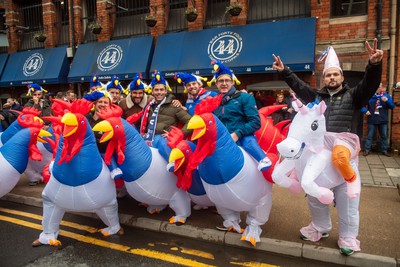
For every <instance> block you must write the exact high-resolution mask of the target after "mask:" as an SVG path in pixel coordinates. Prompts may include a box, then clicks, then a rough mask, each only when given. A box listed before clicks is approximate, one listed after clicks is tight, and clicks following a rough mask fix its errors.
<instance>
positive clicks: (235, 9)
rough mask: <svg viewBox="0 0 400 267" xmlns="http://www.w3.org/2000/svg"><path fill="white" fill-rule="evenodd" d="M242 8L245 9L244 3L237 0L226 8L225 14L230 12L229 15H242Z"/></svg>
mask: <svg viewBox="0 0 400 267" xmlns="http://www.w3.org/2000/svg"><path fill="white" fill-rule="evenodd" d="M242 9H243V7H242V5H241V4H239V3H238V2H235V3H233V4H231V5H230V6H228V7H227V8H226V11H225V14H227V13H229V15H231V16H233V17H236V16H239V15H240V12H242Z"/></svg>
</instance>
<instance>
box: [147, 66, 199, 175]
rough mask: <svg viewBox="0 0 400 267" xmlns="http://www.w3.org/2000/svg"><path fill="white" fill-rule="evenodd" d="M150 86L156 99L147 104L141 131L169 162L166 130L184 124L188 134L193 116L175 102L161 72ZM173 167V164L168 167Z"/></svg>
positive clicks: (148, 141) (169, 149) (184, 130)
mask: <svg viewBox="0 0 400 267" xmlns="http://www.w3.org/2000/svg"><path fill="white" fill-rule="evenodd" d="M150 88H151V90H152V95H153V97H154V99H153V100H152V101H151V102H150V103H149V104H147V106H146V107H145V109H144V113H143V115H142V121H141V124H140V133H141V135H142V136H143V138H144V140H145V141H146V142H147V144H148V145H150V146H153V147H155V148H158V150H159V152H160V154H161V155H162V156H163V157H164V159H165V160H166V161H167V162H168V158H169V154H170V152H171V148H170V147H169V146H168V145H167V139H166V138H165V137H166V132H169V131H170V129H171V126H178V124H182V125H183V127H182V131H183V133H184V135H185V136H188V135H189V133H190V131H189V130H188V129H187V124H188V122H189V120H190V118H191V117H192V116H190V115H189V113H187V111H186V110H184V109H182V108H181V107H176V106H174V104H173V100H174V99H175V96H174V95H173V94H168V88H169V85H168V82H167V81H166V80H165V79H164V77H163V76H162V75H161V73H160V72H156V74H155V77H154V78H153V80H152V81H151V84H150ZM171 167H172V168H173V164H170V166H168V167H167V169H168V170H170V168H171Z"/></svg>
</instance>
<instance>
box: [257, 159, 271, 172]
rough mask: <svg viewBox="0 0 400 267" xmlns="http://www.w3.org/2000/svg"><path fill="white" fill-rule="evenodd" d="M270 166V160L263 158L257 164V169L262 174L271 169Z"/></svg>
mask: <svg viewBox="0 0 400 267" xmlns="http://www.w3.org/2000/svg"><path fill="white" fill-rule="evenodd" d="M271 165H272V162H271V160H270V159H269V158H268V157H265V158H263V159H262V160H260V161H259V162H258V167H257V168H258V170H259V171H260V172H263V171H266V170H268V169H269V168H270V167H271Z"/></svg>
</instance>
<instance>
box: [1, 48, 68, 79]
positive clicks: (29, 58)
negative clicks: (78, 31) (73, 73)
mask: <svg viewBox="0 0 400 267" xmlns="http://www.w3.org/2000/svg"><path fill="white" fill-rule="evenodd" d="M68 70H69V62H68V58H67V47H66V46H61V47H57V48H49V49H38V50H32V51H24V52H18V53H14V54H10V55H9V58H8V61H7V64H6V67H5V69H4V72H3V76H2V77H1V81H0V85H1V86H10V85H12V86H18V85H24V84H30V83H38V84H41V85H42V84H60V83H66V82H67V74H68Z"/></svg>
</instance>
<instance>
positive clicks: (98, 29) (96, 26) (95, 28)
mask: <svg viewBox="0 0 400 267" xmlns="http://www.w3.org/2000/svg"><path fill="white" fill-rule="evenodd" d="M88 28H89V29H90V30H91V31H92V33H93V34H100V33H101V30H102V29H103V28H102V27H101V25H100V24H98V23H92V24H89V26H88Z"/></svg>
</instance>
